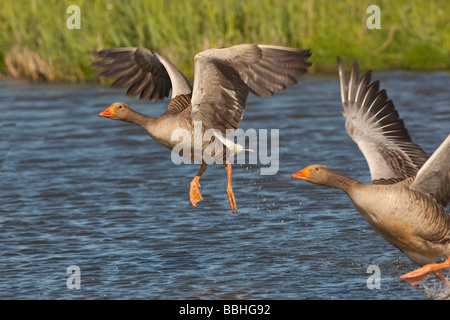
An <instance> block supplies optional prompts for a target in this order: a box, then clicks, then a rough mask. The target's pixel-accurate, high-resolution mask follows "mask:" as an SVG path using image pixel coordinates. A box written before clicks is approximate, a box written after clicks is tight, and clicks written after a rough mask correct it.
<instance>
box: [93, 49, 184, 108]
mask: <svg viewBox="0 0 450 320" xmlns="http://www.w3.org/2000/svg"><path fill="white" fill-rule="evenodd" d="M92 57H93V58H94V59H95V60H96V61H95V62H93V63H92V65H91V67H92V68H93V69H96V70H100V71H101V72H100V76H104V77H109V78H117V79H116V80H115V81H114V82H113V83H112V84H111V87H112V88H116V89H123V88H128V91H127V95H137V94H140V99H141V100H147V99H149V100H150V101H156V100H158V99H164V98H165V97H168V96H169V94H170V90H172V97H175V96H178V95H180V94H191V92H192V86H191V85H190V83H189V81H188V80H187V79H186V77H185V76H184V75H183V74H182V73H181V72H180V71H179V70H178V69H177V68H176V67H175V66H174V65H173V64H172V63H171V62H170V61H168V60H167V59H165V58H164V57H162V56H160V55H158V54H157V53H155V52H153V51H151V50H148V49H144V48H135V47H125V48H113V49H106V50H100V51H95V52H93V53H92Z"/></svg>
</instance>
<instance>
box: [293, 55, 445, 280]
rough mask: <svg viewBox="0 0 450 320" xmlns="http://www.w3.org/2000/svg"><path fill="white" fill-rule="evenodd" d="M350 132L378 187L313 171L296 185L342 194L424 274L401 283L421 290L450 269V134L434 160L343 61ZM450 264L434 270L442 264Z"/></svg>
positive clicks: (380, 93) (300, 175)
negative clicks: (347, 73)
mask: <svg viewBox="0 0 450 320" xmlns="http://www.w3.org/2000/svg"><path fill="white" fill-rule="evenodd" d="M338 67H339V80H340V87H341V99H342V105H343V115H344V117H345V118H346V122H345V128H346V131H347V133H348V134H349V136H350V137H351V138H352V140H353V141H354V142H355V143H356V144H357V145H358V147H359V149H360V151H361V152H362V153H363V155H364V157H365V159H366V161H367V164H368V167H369V170H370V174H371V181H372V183H371V184H365V183H361V182H359V181H357V180H355V179H352V178H349V177H347V176H344V175H342V174H340V173H337V172H335V171H333V170H331V169H329V168H327V167H326V166H324V165H320V164H313V165H310V166H308V167H306V168H304V169H303V170H300V171H298V172H296V173H293V174H292V175H291V177H292V178H295V179H301V180H306V181H308V182H311V183H314V184H318V185H322V186H327V187H333V188H337V189H341V190H343V191H344V192H345V193H346V194H347V195H348V196H349V198H350V199H351V200H352V202H353V204H354V206H355V208H356V209H357V210H358V211H359V212H360V213H361V215H362V216H363V218H364V219H365V220H367V222H368V223H369V225H370V226H371V227H372V228H373V229H374V230H375V231H376V232H377V233H378V234H379V235H381V236H382V237H383V238H384V239H385V240H387V241H388V242H389V243H391V244H392V245H394V246H395V247H397V248H398V249H400V250H401V251H402V252H403V253H404V254H405V255H406V256H407V257H408V258H409V259H410V260H411V261H413V262H414V263H416V264H417V265H419V266H424V265H425V266H424V267H422V268H420V269H417V270H415V271H412V272H410V273H407V274H405V275H402V276H401V277H400V278H401V279H404V280H406V281H408V282H409V283H410V284H411V285H416V284H418V283H419V282H420V281H421V280H422V279H423V278H424V277H425V276H426V275H427V274H430V273H434V274H435V275H436V276H437V277H438V278H439V279H440V280H441V281H442V282H444V283H445V284H447V280H446V278H445V276H444V275H443V273H442V271H441V269H443V268H447V267H450V214H449V213H447V212H446V211H445V208H446V207H447V205H448V204H449V201H450V135H449V136H448V137H447V138H446V139H445V141H444V142H443V143H442V144H441V145H440V146H439V147H438V149H437V150H436V151H435V152H434V153H433V154H432V155H431V156H430V155H429V154H428V153H426V152H425V151H423V150H422V148H421V147H420V146H418V145H417V144H415V143H414V142H412V140H411V138H410V136H409V134H408V131H407V129H406V128H405V126H404V123H403V120H402V119H401V118H400V117H399V114H398V112H397V111H396V110H395V108H394V104H393V103H392V101H391V100H389V99H388V98H387V94H386V91H385V90H379V82H378V81H374V82H372V83H370V81H371V71H368V72H367V73H365V74H364V75H363V76H362V78H361V80H360V81H359V83H358V63H357V60H356V59H355V60H354V62H353V65H352V68H351V71H350V78H349V82H348V83H347V82H346V76H345V66H344V63H343V62H342V60H341V59H340V58H339V57H338ZM441 258H446V260H445V261H444V262H441V263H434V262H435V261H436V259H441Z"/></svg>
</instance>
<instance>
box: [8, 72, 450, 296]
mask: <svg viewBox="0 0 450 320" xmlns="http://www.w3.org/2000/svg"><path fill="white" fill-rule="evenodd" d="M373 78H374V79H380V80H381V87H382V88H386V89H387V92H388V96H389V97H390V98H391V99H392V100H393V101H394V103H395V105H396V107H397V110H398V111H399V113H400V115H401V117H402V118H403V119H404V121H405V124H406V126H407V127H408V129H409V132H410V135H411V136H412V138H413V140H414V141H415V142H416V143H418V144H420V145H422V146H423V147H424V149H425V150H427V151H428V152H433V151H434V150H435V148H436V147H437V146H438V145H439V144H440V143H441V142H442V141H443V140H444V138H445V137H446V136H447V135H448V134H449V127H450V126H449V123H450V105H449V101H450V91H449V90H448V86H449V84H450V74H448V73H441V72H438V73H412V72H403V71H379V72H375V73H374V77H373ZM114 101H124V102H127V103H129V104H130V105H131V106H132V107H133V108H134V109H136V110H138V111H140V112H142V113H146V114H148V115H151V116H158V115H160V114H162V113H163V112H164V110H165V107H166V105H167V102H168V101H163V102H158V103H155V104H152V105H150V104H149V103H147V102H145V101H138V100H137V99H135V98H131V97H125V96H124V92H123V91H120V90H119V91H116V90H112V89H109V88H107V87H104V86H98V85H94V84H86V85H74V84H64V83H61V84H60V83H28V82H22V81H7V80H1V81H0V128H1V140H0V174H1V176H0V178H1V185H0V187H1V190H0V201H1V206H0V230H1V232H0V246H1V250H0V299H324V300H328V299H333V300H337V299H377V300H379V299H417V300H423V299H441V298H445V294H443V293H442V286H441V285H440V283H439V281H438V280H436V279H435V278H434V277H430V278H429V279H428V280H427V281H424V283H423V284H421V285H419V286H416V287H411V286H410V285H409V284H408V283H406V282H404V281H400V280H399V279H398V277H399V276H400V275H402V274H404V273H406V272H409V271H411V270H413V269H415V266H414V265H413V264H412V263H411V262H410V261H409V260H408V259H407V258H406V257H405V256H404V255H403V254H402V253H401V252H400V251H398V250H397V249H396V248H394V247H392V246H391V245H390V244H388V243H386V242H385V241H384V240H383V239H382V238H381V237H379V236H378V235H377V234H376V233H375V232H374V231H373V230H372V229H371V228H370V227H369V226H368V224H367V223H366V222H365V221H364V220H363V218H362V217H361V216H360V215H359V214H358V212H357V211H356V210H355V209H354V207H353V206H352V204H351V202H350V200H349V199H348V198H347V196H346V195H345V194H344V193H343V192H341V191H339V190H334V189H328V188H324V187H319V186H315V185H312V184H309V183H306V182H304V181H299V180H294V179H292V178H290V174H291V173H293V172H296V171H298V170H300V169H302V168H303V167H305V166H306V165H309V164H311V163H323V164H325V165H327V166H329V167H331V168H334V169H335V170H337V171H339V172H342V173H345V174H347V175H349V176H351V177H354V178H357V179H359V180H360V181H363V182H369V180H370V176H369V172H368V169H367V165H366V162H365V160H364V158H363V156H362V154H361V153H360V151H359V149H358V148H357V146H356V145H355V144H354V143H353V142H352V141H351V140H350V138H349V137H348V135H347V133H346V132H345V129H344V118H343V117H342V115H341V108H342V107H341V103H340V93H339V85H338V80H337V75H332V76H317V75H308V76H305V77H302V78H300V79H299V84H298V85H297V86H295V87H292V88H289V89H288V90H287V91H286V92H284V93H280V94H277V95H276V96H275V97H273V98H257V97H255V96H252V95H251V96H250V97H249V100H248V106H247V110H246V113H245V115H244V120H243V121H242V123H241V128H242V129H243V130H247V129H250V128H254V129H256V130H259V129H268V130H269V132H270V129H279V156H280V158H279V160H280V163H279V170H278V172H277V174H275V175H261V174H260V169H261V167H264V166H265V165H262V164H248V163H247V164H237V165H234V166H233V188H234V193H235V196H236V201H237V207H238V212H237V213H232V212H231V210H230V206H229V203H228V199H227V195H226V171H225V170H224V167H223V166H222V165H212V166H209V167H208V169H207V170H206V172H205V173H204V174H203V177H202V179H201V181H200V182H201V184H202V189H201V192H202V195H203V197H204V199H205V200H204V201H203V202H200V203H199V204H198V208H193V207H192V206H191V205H190V203H189V199H188V194H189V183H190V181H191V179H192V178H193V177H194V175H195V174H196V173H197V171H198V169H199V166H198V165H194V164H192V165H190V164H184V165H183V164H182V165H175V164H174V163H172V161H171V156H170V151H169V150H168V149H166V148H164V147H162V146H160V145H158V144H157V143H156V142H154V141H153V140H151V139H150V137H149V136H147V135H146V133H145V132H144V131H143V130H142V129H141V128H139V127H137V126H133V125H131V124H128V123H124V122H119V121H112V120H109V119H104V118H100V117H98V116H97V114H98V112H100V111H102V110H104V109H105V108H106V107H107V106H108V105H109V104H110V103H112V102H114ZM72 265H75V266H77V267H78V268H79V270H80V278H79V279H80V280H81V282H80V283H81V287H80V289H77V288H73V289H70V288H69V287H71V285H74V284H75V283H77V281H76V280H77V279H75V280H73V278H75V277H76V276H77V275H78V274H77V273H67V268H68V267H69V266H72ZM370 266H375V268H378V270H379V275H380V278H379V279H380V282H379V284H380V287H379V289H369V287H368V285H367V281H368V280H369V281H370V279H371V276H373V275H374V274H372V272H371V271H370V272H368V271H367V269H368V268H369V267H370ZM446 274H448V271H447V273H446ZM68 280H69V282H70V283H69V286H68ZM72 280H73V282H72Z"/></svg>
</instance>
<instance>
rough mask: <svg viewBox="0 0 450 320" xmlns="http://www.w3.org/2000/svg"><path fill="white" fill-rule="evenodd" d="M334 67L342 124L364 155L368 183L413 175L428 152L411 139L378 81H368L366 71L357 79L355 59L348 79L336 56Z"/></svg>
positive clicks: (340, 61) (389, 181)
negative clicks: (338, 83)
mask: <svg viewBox="0 0 450 320" xmlns="http://www.w3.org/2000/svg"><path fill="white" fill-rule="evenodd" d="M338 69H339V81H340V87H341V100H342V106H343V115H344V117H345V118H346V122H345V128H346V130H347V133H348V135H349V136H350V137H351V138H352V140H353V141H354V142H355V143H356V144H357V145H358V147H359V149H360V150H361V152H362V153H363V155H364V157H365V158H366V161H367V164H368V166H369V170H370V174H371V178H372V183H394V182H397V181H401V180H404V179H406V178H408V177H414V176H415V175H416V174H417V171H418V170H419V169H420V168H421V167H422V165H423V164H424V163H425V162H426V161H427V159H428V158H429V154H428V153H426V152H425V151H423V150H422V148H421V147H420V146H419V145H417V144H415V143H414V142H412V140H411V138H410V136H409V134H408V131H407V129H406V128H405V126H404V123H403V120H402V119H401V118H400V117H399V114H398V112H397V111H396V110H395V107H394V104H393V102H392V101H391V100H389V99H388V97H387V94H386V91H385V90H379V81H374V82H372V83H371V71H368V72H366V73H365V74H364V75H363V76H362V77H361V79H360V81H359V82H358V72H359V67H358V61H357V60H356V59H355V60H354V62H353V65H352V67H351V71H350V77H349V81H348V83H347V79H346V76H345V66H344V63H343V61H342V59H341V58H340V57H338Z"/></svg>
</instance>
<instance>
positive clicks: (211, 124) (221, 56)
mask: <svg viewBox="0 0 450 320" xmlns="http://www.w3.org/2000/svg"><path fill="white" fill-rule="evenodd" d="M310 55H311V53H310V51H309V50H300V49H294V48H288V47H280V46H270V45H257V44H240V45H235V46H232V47H226V48H219V49H210V50H206V51H203V52H201V53H199V54H197V55H196V56H195V59H194V67H195V74H194V88H193V93H192V114H191V116H192V119H193V120H194V121H202V125H203V126H204V127H206V128H215V129H218V130H220V131H221V132H223V133H225V132H226V130H227V129H237V128H238V126H239V123H240V121H241V119H242V117H243V113H244V109H245V104H246V101H247V97H248V93H249V92H252V93H254V94H255V95H257V96H263V97H268V96H272V95H273V94H274V92H279V91H283V90H285V89H286V88H287V87H288V86H292V85H294V84H296V83H297V80H296V79H295V75H299V74H302V73H305V72H306V71H307V68H308V67H309V66H310V65H311V63H310V62H308V61H306V59H307V58H308V57H309V56H310Z"/></svg>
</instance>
